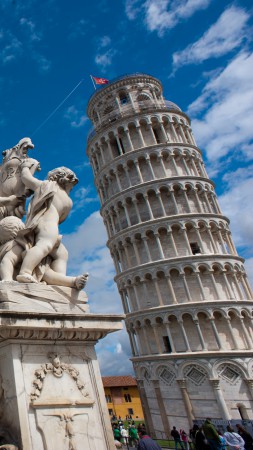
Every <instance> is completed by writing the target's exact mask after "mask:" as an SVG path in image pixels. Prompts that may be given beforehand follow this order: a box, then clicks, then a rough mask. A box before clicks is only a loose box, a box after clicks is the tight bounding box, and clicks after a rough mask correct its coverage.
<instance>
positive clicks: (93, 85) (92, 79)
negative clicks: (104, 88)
mask: <svg viewBox="0 0 253 450" xmlns="http://www.w3.org/2000/svg"><path fill="white" fill-rule="evenodd" d="M90 77H91V81H92V83H93V86H94V89H95V91H96V90H97V88H96V85H95V83H94V80H93V76H92V75H90Z"/></svg>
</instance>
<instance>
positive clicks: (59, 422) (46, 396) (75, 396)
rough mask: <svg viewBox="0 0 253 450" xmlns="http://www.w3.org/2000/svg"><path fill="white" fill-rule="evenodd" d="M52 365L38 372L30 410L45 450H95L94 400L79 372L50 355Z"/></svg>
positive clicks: (47, 364) (56, 356)
mask: <svg viewBox="0 0 253 450" xmlns="http://www.w3.org/2000/svg"><path fill="white" fill-rule="evenodd" d="M49 357H50V359H51V362H47V363H45V364H43V365H42V366H41V367H40V369H37V370H36V371H35V378H34V380H33V386H34V387H33V389H32V392H31V406H32V407H33V408H34V409H35V415H36V423H37V427H38V429H39V430H40V431H41V434H42V439H43V444H44V448H45V450H53V449H55V448H60V449H61V450H81V449H83V448H87V449H91V450H95V446H94V441H93V432H94V429H95V423H93V420H92V414H91V413H92V406H93V405H94V400H93V399H92V398H91V396H90V394H89V392H88V390H87V387H86V384H85V383H84V382H83V381H82V380H81V379H80V377H79V372H78V370H77V369H76V368H75V367H73V366H71V365H70V364H66V363H64V362H62V361H61V358H60V356H59V355H58V354H55V353H52V354H49Z"/></svg>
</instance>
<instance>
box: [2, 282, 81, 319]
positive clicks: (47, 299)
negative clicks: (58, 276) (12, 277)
mask: <svg viewBox="0 0 253 450" xmlns="http://www.w3.org/2000/svg"><path fill="white" fill-rule="evenodd" d="M87 302H88V298H87V294H86V293H85V292H84V291H78V290H77V289H72V288H69V287H64V286H49V285H44V284H41V283H40V284H32V283H25V284H21V283H18V282H15V281H13V282H0V311H1V310H7V311H16V312H17V311H20V312H22V311H24V312H25V311H26V312H37V313H39V312H41V313H47V312H48V313H50V312H52V313H54V312H60V313H75V314H80V313H82V312H89V307H88V304H87Z"/></svg>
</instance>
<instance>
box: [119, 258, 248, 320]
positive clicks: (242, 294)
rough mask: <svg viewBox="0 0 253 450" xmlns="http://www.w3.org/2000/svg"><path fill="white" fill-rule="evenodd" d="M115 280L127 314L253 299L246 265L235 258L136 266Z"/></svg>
mask: <svg viewBox="0 0 253 450" xmlns="http://www.w3.org/2000/svg"><path fill="white" fill-rule="evenodd" d="M227 258H228V257H227ZM233 259H234V258H233ZM115 279H116V281H117V284H118V289H119V291H120V294H121V297H122V303H123V307H124V311H125V313H126V314H128V313H131V312H135V311H141V310H143V309H147V308H151V307H159V306H167V305H180V304H187V303H188V304H191V303H196V302H201V303H202V302H208V301H217V300H224V301H225V300H226V301H243V300H252V298H253V297H252V290H251V287H250V285H249V282H248V279H247V275H246V272H245V269H244V267H243V266H242V265H240V264H239V263H234V262H233V261H230V262H228V261H225V262H224V261H220V262H215V263H213V262H212V261H209V263H207V262H206V261H205V263H201V262H199V261H198V262H196V263H193V262H191V261H190V262H188V263H187V262H184V263H183V262H181V264H180V263H178V264H177V266H176V265H175V263H174V264H173V263H172V264H168V263H167V262H165V263H164V264H163V265H162V264H161V263H159V265H157V264H156V265H155V267H153V268H152V267H150V268H149V269H148V268H147V267H142V268H135V270H134V271H133V272H132V273H128V274H127V273H126V274H122V275H121V274H120V275H117V276H116V278H115Z"/></svg>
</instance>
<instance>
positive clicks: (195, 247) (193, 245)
mask: <svg viewBox="0 0 253 450" xmlns="http://www.w3.org/2000/svg"><path fill="white" fill-rule="evenodd" d="M190 247H191V250H192V254H193V255H197V254H198V253H201V251H200V248H199V244H198V243H197V242H190Z"/></svg>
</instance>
